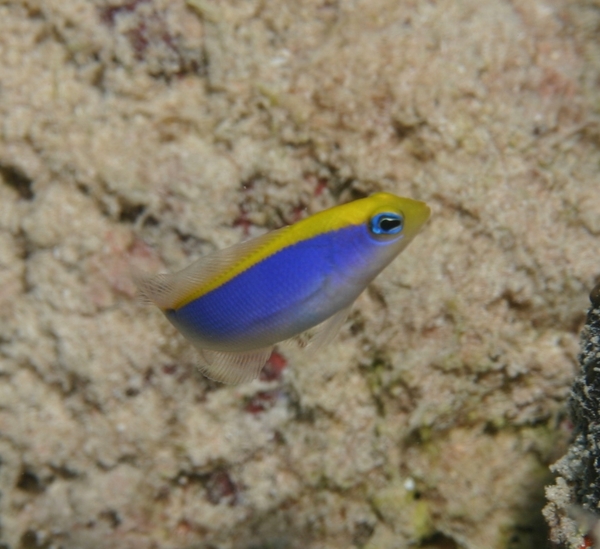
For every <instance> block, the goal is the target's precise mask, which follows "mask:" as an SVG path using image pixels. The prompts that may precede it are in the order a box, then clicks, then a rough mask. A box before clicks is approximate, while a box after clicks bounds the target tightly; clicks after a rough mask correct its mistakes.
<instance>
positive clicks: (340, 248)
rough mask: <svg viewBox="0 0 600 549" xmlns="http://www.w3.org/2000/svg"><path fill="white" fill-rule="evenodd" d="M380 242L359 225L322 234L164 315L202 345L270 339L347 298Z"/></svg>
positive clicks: (301, 327) (323, 315) (313, 320)
mask: <svg viewBox="0 0 600 549" xmlns="http://www.w3.org/2000/svg"><path fill="white" fill-rule="evenodd" d="M381 247H382V243H381V242H378V241H377V240H375V239H373V237H372V236H371V235H370V234H369V231H368V229H367V228H366V227H365V226H363V225H351V226H348V227H345V228H343V229H339V230H337V231H331V232H327V233H323V234H320V235H318V236H315V237H313V238H311V239H307V240H304V241H301V242H299V243H297V244H294V245H291V246H288V247H286V248H283V249H282V250H281V251H279V252H277V253H275V254H273V255H271V256H269V257H268V258H266V259H264V260H262V261H260V262H259V263H257V264H255V265H253V266H252V267H250V268H249V269H247V270H246V271H244V272H242V273H241V274H239V275H237V276H236V277H234V278H233V279H231V280H229V281H228V282H226V283H224V284H223V285H222V286H219V287H218V288H216V289H214V290H211V291H210V292H208V293H207V294H205V295H203V296H201V297H199V298H197V299H195V300H194V301H191V302H190V303H188V304H186V305H184V306H182V307H180V308H179V309H177V310H173V309H171V310H168V311H167V312H166V315H167V318H169V320H170V321H171V322H172V323H173V324H174V325H175V326H176V327H177V328H178V329H179V330H181V331H182V332H183V334H184V335H188V336H190V339H192V340H195V341H196V342H198V343H200V344H201V345H202V346H203V347H204V348H207V349H211V348H212V349H223V348H224V347H226V348H228V349H230V350H236V349H240V350H242V349H247V348H248V346H249V345H250V346H251V348H258V347H263V346H268V345H272V344H274V343H277V342H279V341H282V340H284V339H288V338H290V337H293V336H295V335H297V334H299V333H302V332H303V331H305V330H307V329H308V328H310V327H312V326H314V325H316V324H318V323H320V322H323V321H324V320H326V319H327V318H328V317H330V316H331V315H333V314H335V313H336V312H337V311H339V310H340V309H343V308H344V307H347V306H349V305H350V304H352V302H353V301H354V300H355V299H356V298H357V296H358V295H359V294H360V293H361V292H362V290H363V289H364V288H365V286H366V285H367V284H368V283H369V282H370V281H371V280H372V278H374V276H376V275H377V273H378V272H379V271H380V270H381V268H383V266H384V265H380V266H378V268H377V270H376V271H375V272H373V269H371V268H369V264H370V263H371V259H372V258H373V254H375V253H377V251H378V250H380V249H381ZM390 259H391V258H390Z"/></svg>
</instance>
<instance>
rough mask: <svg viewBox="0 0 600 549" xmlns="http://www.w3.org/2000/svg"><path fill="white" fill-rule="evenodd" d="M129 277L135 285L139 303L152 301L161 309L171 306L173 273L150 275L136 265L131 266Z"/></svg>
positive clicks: (172, 299)
mask: <svg viewBox="0 0 600 549" xmlns="http://www.w3.org/2000/svg"><path fill="white" fill-rule="evenodd" d="M131 277H132V278H133V282H134V283H135V285H136V286H137V289H138V295H137V298H138V300H139V301H140V302H141V303H146V304H148V303H152V304H154V305H156V306H157V307H158V308H159V309H162V310H163V311H164V310H167V309H170V308H172V307H173V303H174V295H173V294H174V291H173V290H174V289H173V283H174V281H173V275H169V274H155V275H152V274H149V273H146V272H144V271H142V270H140V269H138V268H137V267H132V268H131Z"/></svg>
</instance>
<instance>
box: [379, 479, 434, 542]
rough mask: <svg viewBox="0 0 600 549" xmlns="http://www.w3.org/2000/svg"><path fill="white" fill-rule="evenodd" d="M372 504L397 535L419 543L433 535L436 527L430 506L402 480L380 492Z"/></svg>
mask: <svg viewBox="0 0 600 549" xmlns="http://www.w3.org/2000/svg"><path fill="white" fill-rule="evenodd" d="M371 502H372V504H373V507H374V509H375V512H376V513H377V514H378V515H379V516H380V517H381V518H382V520H383V521H384V522H385V523H386V524H388V525H390V526H391V527H392V528H393V529H394V531H395V532H396V533H397V534H401V535H402V536H404V537H405V538H407V539H410V540H412V541H415V542H418V541H420V540H423V539H425V538H427V537H429V536H431V535H432V534H433V531H434V527H433V521H432V518H431V512H430V509H429V506H428V504H427V502H426V501H425V500H422V499H418V498H417V497H416V492H415V491H414V490H412V489H408V488H407V487H406V484H405V482H403V481H401V480H396V481H394V482H393V483H392V484H391V485H390V486H388V487H387V488H384V489H383V490H380V491H378V492H377V493H376V494H375V495H374V496H373V497H372V498H371Z"/></svg>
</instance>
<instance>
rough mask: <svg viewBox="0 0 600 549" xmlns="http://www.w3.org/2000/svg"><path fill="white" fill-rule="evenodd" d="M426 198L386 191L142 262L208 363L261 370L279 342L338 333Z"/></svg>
mask: <svg viewBox="0 0 600 549" xmlns="http://www.w3.org/2000/svg"><path fill="white" fill-rule="evenodd" d="M429 216H430V208H429V206H428V205H427V204H426V203H425V202H421V201H418V200H413V199H410V198H404V197H400V196H396V195H393V194H390V193H386V192H378V193H375V194H372V195H370V196H367V197H366V198H361V199H358V200H354V201H352V202H348V203H346V204H341V205H338V206H334V207H332V208H329V209H326V210H323V211H321V212H318V213H315V214H313V215H312V216H309V217H307V218H305V219H303V220H300V221H298V222H296V223H294V224H293V225H288V226H285V227H283V228H280V229H277V230H274V231H271V232H268V233H266V234H264V235H262V236H258V237H256V238H253V239H250V240H247V241H245V242H241V243H239V244H236V245H234V246H231V247H229V248H226V249H223V250H218V251H215V252H213V253H210V254H208V255H206V256H203V257H201V258H200V259H198V260H197V261H196V262H195V263H192V264H191V265H189V266H188V267H186V268H184V269H183V270H181V271H179V272H175V273H171V274H156V275H151V274H147V273H141V272H136V273H135V274H134V281H135V283H136V285H137V288H138V292H139V294H140V296H141V298H142V299H143V300H144V301H146V302H150V303H153V304H154V305H156V306H157V307H158V308H159V309H160V310H161V311H162V312H163V313H164V315H165V316H166V318H167V319H168V320H169V321H170V322H171V324H173V326H175V328H177V330H179V332H180V333H181V334H182V335H183V336H184V337H185V338H186V339H187V340H188V341H189V342H190V343H191V344H192V345H193V346H194V348H195V349H196V350H197V351H198V353H197V354H198V357H199V358H198V367H199V368H200V370H201V371H202V373H203V374H204V375H205V376H207V377H209V378H211V379H213V380H216V381H219V382H222V383H227V384H238V383H245V382H248V381H251V380H253V379H255V378H257V377H258V376H259V374H260V371H261V369H262V367H263V366H264V365H265V363H266V362H267V360H268V359H269V357H270V355H271V352H272V351H273V348H274V346H275V345H277V344H280V343H282V342H287V341H298V340H299V339H301V338H305V341H306V338H307V340H308V342H307V346H308V347H311V348H312V352H313V353H314V352H315V351H316V350H318V349H320V348H321V347H322V346H324V345H326V344H327V343H329V342H330V341H331V340H332V339H333V338H334V337H335V335H336V334H337V332H338V331H339V329H340V327H341V326H342V325H343V323H344V321H345V320H346V318H347V316H348V313H349V312H350V309H351V308H352V305H353V303H354V302H355V301H356V299H357V297H358V296H359V295H360V294H361V293H362V291H363V290H364V289H365V288H366V287H367V286H368V285H369V283H370V282H371V281H372V280H373V279H374V278H375V277H376V276H377V275H378V274H379V273H380V272H381V271H382V270H383V269H384V268H385V267H386V266H387V265H388V264H389V263H391V261H392V260H393V259H394V258H395V257H396V256H397V255H398V254H399V253H400V252H402V250H404V249H405V248H406V247H407V246H408V244H409V243H410V242H411V241H412V240H413V238H414V237H415V236H416V235H417V234H418V233H419V232H420V231H421V228H422V227H423V225H424V224H425V222H426V221H427V220H428V219H429Z"/></svg>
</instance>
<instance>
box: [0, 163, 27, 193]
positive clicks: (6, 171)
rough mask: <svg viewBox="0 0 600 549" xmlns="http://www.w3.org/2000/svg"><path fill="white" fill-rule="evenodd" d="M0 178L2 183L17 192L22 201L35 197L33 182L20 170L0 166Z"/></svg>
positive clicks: (8, 166)
mask: <svg viewBox="0 0 600 549" xmlns="http://www.w3.org/2000/svg"><path fill="white" fill-rule="evenodd" d="M0 176H2V179H4V183H6V184H7V185H8V186H9V187H12V188H13V189H14V190H15V191H17V193H18V194H19V196H20V197H21V198H22V199H23V200H31V199H32V198H33V197H34V196H35V195H34V192H33V181H32V180H31V179H30V178H29V177H27V175H26V174H25V172H23V170H21V169H20V168H17V167H16V166H11V165H1V164H0Z"/></svg>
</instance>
